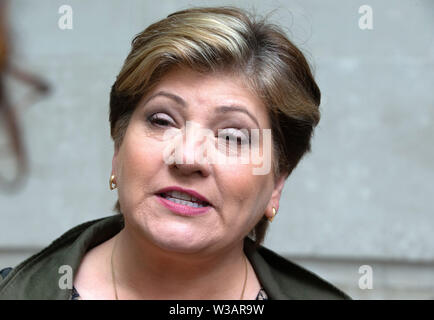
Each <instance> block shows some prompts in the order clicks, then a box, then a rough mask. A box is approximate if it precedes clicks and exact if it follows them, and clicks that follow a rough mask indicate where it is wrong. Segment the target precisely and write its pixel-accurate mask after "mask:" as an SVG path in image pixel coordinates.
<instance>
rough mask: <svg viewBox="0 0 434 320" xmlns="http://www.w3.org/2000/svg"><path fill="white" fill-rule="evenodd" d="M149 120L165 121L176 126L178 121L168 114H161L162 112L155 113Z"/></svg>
mask: <svg viewBox="0 0 434 320" xmlns="http://www.w3.org/2000/svg"><path fill="white" fill-rule="evenodd" d="M161 115H163V116H161ZM148 119H149V120H164V121H167V122H169V123H171V124H174V125H176V121H175V120H174V119H173V118H172V117H171V116H170V115H168V114H167V113H166V112H161V111H158V112H154V113H152V114H151V115H150V116H149V117H148Z"/></svg>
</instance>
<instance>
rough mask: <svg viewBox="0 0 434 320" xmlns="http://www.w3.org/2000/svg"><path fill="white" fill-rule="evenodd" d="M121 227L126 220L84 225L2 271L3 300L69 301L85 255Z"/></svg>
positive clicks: (0, 289) (109, 219)
mask: <svg viewBox="0 0 434 320" xmlns="http://www.w3.org/2000/svg"><path fill="white" fill-rule="evenodd" d="M122 227H123V220H122V217H119V216H118V215H115V216H109V217H106V218H102V219H98V220H93V221H89V222H86V223H83V224H81V225H78V226H76V227H75V228H73V229H71V230H69V231H67V232H66V233H64V234H63V235H62V236H61V237H59V238H58V239H56V240H55V241H53V242H52V243H51V244H50V245H49V246H48V247H46V248H44V249H43V250H41V251H40V252H38V253H36V254H35V255H33V256H31V257H30V258H28V259H26V260H25V261H23V262H22V263H20V264H19V265H17V266H16V267H14V268H13V269H3V270H1V276H0V300H2V299H69V297H70V295H71V292H72V284H71V283H70V282H71V281H72V280H73V277H74V276H75V274H76V272H77V270H78V267H79V265H80V263H81V261H82V259H83V257H84V255H85V254H86V252H88V251H89V250H90V249H92V248H94V247H96V246H97V245H99V244H100V243H102V242H104V241H106V240H108V239H109V238H111V237H112V236H113V235H115V234H116V233H118V232H119V231H120V230H121V229H122ZM65 266H67V267H68V268H65ZM65 270H66V273H65ZM6 273H7V274H6ZM64 280H65V281H64Z"/></svg>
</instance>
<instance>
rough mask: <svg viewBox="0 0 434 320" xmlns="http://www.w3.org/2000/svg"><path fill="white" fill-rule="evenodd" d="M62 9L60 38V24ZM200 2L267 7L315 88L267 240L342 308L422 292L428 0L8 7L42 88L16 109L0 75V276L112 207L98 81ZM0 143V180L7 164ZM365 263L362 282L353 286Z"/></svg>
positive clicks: (430, 81)
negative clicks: (343, 303)
mask: <svg viewBox="0 0 434 320" xmlns="http://www.w3.org/2000/svg"><path fill="white" fill-rule="evenodd" d="M65 4H66V5H69V6H70V7H71V8H72V10H73V11H72V12H73V16H72V17H73V20H72V21H73V24H72V29H61V28H60V27H59V24H58V22H59V19H60V18H61V17H62V15H63V14H61V13H59V8H60V7H61V6H62V5H65ZM199 5H205V6H211V5H235V6H239V7H242V8H246V9H250V10H255V11H256V12H257V13H258V14H261V15H264V14H267V13H269V12H271V11H273V10H274V13H273V14H272V15H271V19H270V21H273V22H276V23H278V24H279V25H281V26H283V27H284V29H285V30H286V31H287V33H288V35H289V37H290V38H291V39H292V40H293V42H294V43H295V44H296V45H298V46H299V48H300V49H301V50H302V51H303V52H304V53H305V54H306V56H307V58H308V60H309V61H310V62H311V64H312V66H313V69H314V73H315V76H316V79H317V82H318V85H319V87H320V89H321V91H322V104H321V112H322V119H321V122H320V124H319V126H318V128H317V130H316V132H315V136H314V139H313V144H312V153H310V154H309V155H308V156H307V157H306V158H304V160H303V161H302V162H301V163H300V165H299V166H298V168H297V169H296V170H295V171H294V173H293V174H292V175H291V176H290V178H289V179H288V181H287V183H286V186H285V189H284V194H283V197H282V202H281V208H280V211H279V213H278V216H277V217H276V219H275V220H274V222H273V224H272V226H271V229H270V231H269V233H268V235H267V238H266V241H265V245H266V246H268V247H270V248H272V249H274V250H276V251H277V252H279V253H281V254H282V255H284V256H286V257H288V258H289V259H292V260H294V261H296V262H298V263H300V264H301V265H303V266H305V267H307V268H308V269H310V270H312V271H313V272H315V273H317V274H318V275H320V276H321V277H323V278H325V279H327V280H328V281H331V282H332V283H334V284H335V285H336V286H338V287H339V288H341V289H343V290H345V291H346V292H347V293H349V294H350V295H351V296H352V297H353V298H355V299H406V298H409V299H414V298H422V299H433V298H434V202H433V201H434V200H433V190H434V188H433V181H434V148H433V140H434V139H433V138H434V127H433V121H434V96H433V88H434V2H433V1H430V0H406V1H399V2H397V1H393V0H388V1H384V0H381V1H378V0H366V1H365V0H363V1H356V0H352V1H335V0H333V1H332V0H328V1H321V0H303V1H291V0H285V1H284V0H282V1H266V2H265V1H260V0H257V1H179V0H178V1H168V0H162V1H159V2H157V3H155V2H154V1H147V0H134V1H132V0H130V1H121V0H110V1H109V0H105V1H102V0H99V1H98V0H87V1H79V0H62V1H57V0H44V1H38V2H35V1H30V0H28V1H25V0H13V1H10V3H9V9H8V20H9V26H10V30H9V31H10V32H11V41H12V43H13V46H14V52H13V54H12V56H11V60H12V61H13V63H15V64H16V65H18V66H20V67H21V68H23V69H24V70H28V71H31V72H33V73H36V74H39V75H40V76H42V77H43V78H44V79H45V80H46V81H47V82H48V83H49V84H50V85H51V94H50V95H48V96H46V97H44V98H42V99H40V100H38V102H37V103H33V104H31V105H28V106H25V105H24V106H23V105H20V103H19V101H20V100H19V97H20V94H21V91H20V90H21V89H20V85H19V84H17V83H15V82H14V80H13V79H12V80H10V79H9V80H8V79H7V80H6V81H7V83H8V86H9V88H10V89H11V96H12V98H14V99H16V100H14V101H17V103H16V108H17V112H18V115H19V123H20V125H21V129H22V134H23V140H24V143H25V147H26V150H27V154H28V158H29V165H30V171H29V175H28V177H27V179H26V180H25V182H24V183H23V184H22V186H21V187H20V188H19V189H18V190H16V191H14V192H12V191H7V190H5V189H4V188H3V189H0V267H5V266H14V265H16V264H18V263H19V262H21V261H22V260H23V259H24V258H27V257H28V256H30V255H32V254H33V253H35V252H37V251H38V250H40V249H41V248H43V247H45V246H47V245H48V244H49V243H50V242H51V241H53V240H54V239H55V238H57V237H58V236H60V235H61V234H62V233H64V232H65V231H66V230H68V229H69V228H71V227H73V226H75V225H77V224H79V223H81V222H84V221H88V220H91V219H96V218H100V217H104V216H108V215H111V214H112V213H113V211H112V207H113V205H114V203H115V200H116V193H115V192H110V191H109V188H108V179H109V175H110V170H111V157H112V152H113V145H112V142H111V139H110V134H109V122H108V101H109V92H110V87H111V85H112V84H113V82H114V80H115V77H116V75H117V73H118V72H119V70H120V67H121V65H122V63H123V61H124V59H125V58H126V55H127V53H128V51H129V49H130V43H131V40H132V38H133V36H134V35H135V34H137V33H138V32H140V31H142V30H143V29H144V28H145V27H147V26H148V25H149V24H151V23H152V22H155V21H157V20H159V19H161V18H163V17H165V16H167V15H168V14H170V13H172V12H174V11H176V10H180V9H185V8H187V7H190V6H199ZM363 5H368V6H369V8H371V9H372V19H373V20H372V22H373V24H372V29H363V28H360V26H363V25H364V24H363V23H364V22H365V25H366V22H367V20H363V19H364V18H363V16H364V14H366V11H362V13H359V8H360V7H361V6H363ZM361 18H362V20H363V21H364V22H363V21H360V19H361ZM359 22H361V25H359ZM2 125H4V124H2ZM3 129H4V128H2V130H3ZM0 139H1V140H0V142H1V145H0V146H1V149H0V150H1V159H0V165H1V167H0V169H1V171H2V172H3V174H5V175H7V174H8V172H9V173H10V172H11V171H12V170H13V164H12V163H11V162H8V160H7V155H6V151H5V150H6V147H7V145H6V143H7V141H6V140H5V138H4V136H3V137H2V138H0ZM366 265H367V266H369V267H370V268H371V269H372V280H373V282H372V288H371V289H369V288H368V289H363V285H362V286H360V285H359V284H360V283H359V282H360V280H361V277H363V276H366V275H367V274H364V273H359V271H360V272H362V271H363V270H365V269H363V268H362V269H360V270H359V268H360V267H361V266H366Z"/></svg>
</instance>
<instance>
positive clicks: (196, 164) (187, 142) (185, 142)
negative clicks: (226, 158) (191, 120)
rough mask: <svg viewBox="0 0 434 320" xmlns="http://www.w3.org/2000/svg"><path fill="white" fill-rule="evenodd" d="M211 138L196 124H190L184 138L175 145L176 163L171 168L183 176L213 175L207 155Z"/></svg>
mask: <svg viewBox="0 0 434 320" xmlns="http://www.w3.org/2000/svg"><path fill="white" fill-rule="evenodd" d="M209 142H210V141H209V138H208V137H207V136H206V133H205V131H204V130H202V129H201V128H200V127H199V126H197V125H194V124H188V123H187V126H186V130H185V132H184V134H183V136H182V139H178V140H177V142H176V143H175V150H174V153H175V155H174V156H175V157H174V158H175V161H174V163H173V164H172V165H171V168H172V169H174V170H176V171H177V172H178V173H180V174H182V175H192V174H195V173H198V174H200V175H201V176H203V177H207V176H208V175H209V174H210V173H211V165H210V163H209V159H208V157H207V156H208V155H207V143H209Z"/></svg>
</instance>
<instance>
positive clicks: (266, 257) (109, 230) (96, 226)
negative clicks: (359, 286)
mask: <svg viewBox="0 0 434 320" xmlns="http://www.w3.org/2000/svg"><path fill="white" fill-rule="evenodd" d="M123 226H124V224H123V217H122V216H121V215H114V216H110V217H106V218H103V219H98V220H94V221H89V222H86V223H83V224H81V225H79V226H77V227H75V228H73V229H71V230H69V231H68V232H66V233H65V234H63V235H62V236H61V237H60V238H58V239H57V240H55V241H54V242H53V243H52V244H50V245H49V246H48V247H47V248H45V249H43V250H42V251H41V252H39V253H37V254H35V255H34V256H32V257H30V258H28V259H27V260H25V261H24V262H22V263H21V264H19V265H18V266H17V267H15V268H14V269H12V270H11V271H10V272H9V273H8V274H7V275H4V277H1V276H0V300H3V299H70V297H71V293H72V290H71V289H61V288H60V286H59V279H61V277H62V276H63V275H64V271H63V270H62V269H61V270H60V271H59V268H60V267H61V266H63V265H68V266H70V267H71V268H72V271H73V273H72V274H75V272H76V271H77V270H78V267H79V265H80V262H81V260H82V259H83V257H84V255H85V253H86V252H87V251H88V250H90V249H91V248H93V247H95V246H97V245H98V244H100V243H102V242H104V241H106V240H108V239H109V238H111V237H113V236H114V235H115V234H117V233H118V232H119V231H120V230H121V229H122V228H123ZM244 251H245V253H246V256H247V257H248V259H249V261H250V263H251V264H252V266H253V268H254V269H255V272H256V275H257V276H258V279H259V281H260V283H261V284H262V286H263V287H264V289H265V291H266V293H267V295H268V298H269V299H279V300H286V299H348V298H349V297H348V296H347V295H346V294H345V293H343V292H341V291H340V290H339V289H337V288H335V287H334V286H332V285H331V284H329V283H327V282H326V281H324V280H322V279H321V278H319V277H318V276H316V275H314V274H313V273H311V272H309V271H307V270H305V269H303V268H302V267H300V266H298V265H296V264H294V263H292V262H290V261H288V260H286V259H284V258H282V257H281V256H279V255H277V254H276V253H274V252H272V251H271V250H269V249H266V248H265V247H262V246H260V247H259V248H257V249H255V248H254V246H253V241H252V240H250V239H248V238H246V240H245V242H244ZM6 273H7V272H3V274H6Z"/></svg>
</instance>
